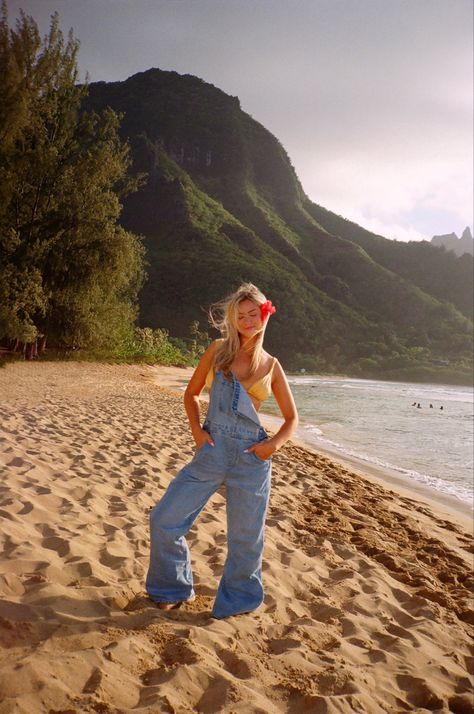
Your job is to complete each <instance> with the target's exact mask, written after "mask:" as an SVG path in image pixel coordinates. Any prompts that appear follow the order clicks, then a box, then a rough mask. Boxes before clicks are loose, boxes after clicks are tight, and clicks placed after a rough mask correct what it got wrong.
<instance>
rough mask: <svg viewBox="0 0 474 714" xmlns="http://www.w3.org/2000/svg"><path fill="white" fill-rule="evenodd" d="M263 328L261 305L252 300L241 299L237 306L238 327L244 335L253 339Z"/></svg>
mask: <svg viewBox="0 0 474 714" xmlns="http://www.w3.org/2000/svg"><path fill="white" fill-rule="evenodd" d="M262 328H263V322H262V319H261V317H260V306H259V305H257V303H255V302H253V301H252V300H247V299H245V300H241V301H240V302H239V304H238V306H237V329H238V331H239V333H240V334H241V335H242V337H246V338H247V339H251V338H252V337H255V335H256V334H257V333H259V332H260V330H261V329H262Z"/></svg>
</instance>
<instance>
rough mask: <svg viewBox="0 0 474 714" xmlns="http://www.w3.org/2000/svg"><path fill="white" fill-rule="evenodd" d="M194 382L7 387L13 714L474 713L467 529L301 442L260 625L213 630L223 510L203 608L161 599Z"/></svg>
mask: <svg viewBox="0 0 474 714" xmlns="http://www.w3.org/2000/svg"><path fill="white" fill-rule="evenodd" d="M186 379H187V373H186V371H185V370H178V369H173V368H164V367H163V368H160V367H149V366H146V365H107V364H92V363H74V362H69V363H64V362H63V363H60V362H40V363H36V362H21V363H20V362H18V363H12V364H9V365H7V366H6V367H5V368H3V369H0V410H1V426H0V472H1V479H0V516H1V523H2V528H1V533H0V538H1V552H2V557H1V561H0V590H1V601H0V641H1V645H2V648H1V654H0V657H1V659H0V714H13V713H15V714H17V713H18V714H20V713H21V714H40V713H42V712H47V713H48V714H73V713H75V712H105V713H113V714H116V713H117V714H118V713H122V712H127V713H128V712H130V713H131V712H134V713H135V712H136V713H142V712H143V713H145V712H147V713H150V714H161V713H163V714H188V713H193V712H199V713H200V712H202V713H204V714H213V713H215V712H216V713H217V712H223V713H225V714H273V713H283V712H287V713H291V714H299V713H301V712H304V713H313V712H314V714H319V713H321V714H332V713H336V712H337V713H344V714H345V713H347V714H352V713H353V712H356V713H357V714H363V713H370V714H378V713H379V712H380V713H381V712H391V713H392V712H393V713H395V712H400V713H401V712H426V711H429V712H440V713H448V712H453V713H454V714H467V713H468V712H469V713H470V712H471V711H472V708H473V685H472V675H473V673H474V656H473V655H474V653H473V646H472V635H473V625H474V609H473V605H474V603H473V599H472V594H471V593H472V585H473V570H472V565H473V553H474V548H473V545H474V539H473V536H472V523H471V520H470V518H469V516H468V514H467V513H466V512H463V511H462V509H459V510H456V508H455V504H454V505H453V504H448V503H446V504H443V503H441V502H436V501H434V500H430V499H429V497H428V495H427V494H424V493H423V494H422V493H420V494H415V493H413V492H410V490H409V489H406V488H404V487H402V486H400V487H399V486H398V485H397V484H395V482H390V483H389V482H386V483H384V481H383V479H381V478H378V477H377V475H374V474H364V473H363V472H362V471H361V470H360V469H356V468H354V469H351V468H349V467H348V465H347V464H341V463H338V462H337V461H335V460H333V459H332V458H330V456H328V455H327V454H319V453H316V452H314V451H312V450H311V449H309V448H306V447H305V446H304V445H303V444H301V443H300V442H299V443H296V442H293V443H290V444H288V445H286V446H285V447H284V448H283V449H281V451H279V452H278V453H277V454H275V456H274V458H273V487H272V496H271V502H270V509H269V514H268V520H267V533H266V545H265V555H264V583H265V590H266V597H265V602H264V603H263V605H262V606H261V608H259V609H258V610H257V611H256V612H254V613H252V614H248V615H241V616H238V617H234V618H229V619H227V620H213V619H211V618H210V608H211V605H212V602H213V599H214V594H215V591H216V587H217V583H218V580H219V577H220V573H221V572H222V567H223V563H224V559H225V555H226V535H225V532H226V531H225V529H226V520H225V501H224V498H223V494H222V493H221V492H218V493H217V494H215V496H214V497H213V498H212V499H211V501H210V502H209V504H208V506H207V507H206V509H205V510H204V511H203V513H202V515H201V517H200V518H199V519H198V521H197V523H196V524H195V526H194V527H193V528H192V529H191V531H190V533H189V536H188V542H189V545H190V548H191V552H192V557H193V569H194V577H195V588H196V593H197V598H196V600H195V601H194V602H193V603H190V604H186V605H184V606H182V607H181V608H179V609H175V610H171V611H169V612H164V611H160V610H159V609H158V608H156V606H155V605H154V604H153V603H152V602H150V601H149V600H148V599H147V597H146V594H145V591H144V578H145V574H146V570H147V567H148V545H149V540H148V513H149V509H150V508H151V507H152V506H153V505H154V504H155V502H156V501H157V500H158V499H159V498H160V497H161V495H162V494H163V492H164V490H165V489H166V487H167V485H168V483H169V482H170V480H171V479H172V478H173V476H174V475H175V474H176V473H177V471H178V470H179V469H180V468H181V467H182V466H183V465H184V464H185V463H186V462H187V461H189V460H190V458H191V457H192V454H193V447H192V440H191V438H190V435H189V430H188V426H187V421H186V417H185V412H184V408H183V405H182V392H181V391H180V386H182V384H183V382H186ZM204 409H205V402H203V410H204ZM425 496H426V497H425Z"/></svg>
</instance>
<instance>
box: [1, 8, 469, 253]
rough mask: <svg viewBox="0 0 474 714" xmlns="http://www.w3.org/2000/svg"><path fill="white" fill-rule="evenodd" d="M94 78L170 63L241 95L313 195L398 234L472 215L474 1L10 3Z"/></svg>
mask: <svg viewBox="0 0 474 714" xmlns="http://www.w3.org/2000/svg"><path fill="white" fill-rule="evenodd" d="M7 4H8V8H9V16H10V22H11V23H12V22H13V20H14V18H16V17H17V15H18V10H19V8H20V7H22V8H23V9H24V10H25V11H26V12H27V13H28V14H31V15H32V16H33V17H34V18H35V20H36V21H37V23H38V25H39V26H40V29H41V31H42V32H43V33H44V32H46V30H47V28H48V25H49V17H50V15H51V14H52V13H53V12H54V11H55V10H57V11H58V12H59V15H60V21H61V26H62V28H63V30H64V31H65V32H67V31H68V30H69V28H70V27H72V28H73V29H74V34H75V36H76V37H77V38H78V39H79V40H80V43H81V50H80V55H79V65H80V68H81V72H82V73H83V74H84V73H85V72H86V71H87V72H88V73H89V76H90V80H91V81H97V80H105V81H112V80H123V79H126V78H127V77H129V76H130V75H132V74H134V73H135V72H139V71H143V70H146V69H149V68H150V67H159V68H160V69H167V70H175V71H177V72H179V73H182V74H194V75H196V76H198V77H201V78H202V79H204V80H205V81H207V82H210V83H212V84H214V85H216V86H217V87H219V88H220V89H222V90H224V91H225V92H227V93H228V94H232V95H236V96H238V97H239V98H240V102H241V106H242V108H243V110H244V111H246V112H248V113H249V114H251V115H252V116H253V118H254V119H256V120H257V121H259V122H261V123H262V124H263V125H264V126H265V127H267V128H268V129H269V130H270V131H271V132H272V133H273V134H274V135H275V136H276V137H277V138H278V139H279V140H280V141H281V143H282V144H283V146H284V147H285V149H286V150H287V152H288V154H289V156H290V159H291V161H292V163H293V166H294V167H295V169H296V172H297V174H298V176H299V178H300V180H301V182H302V184H303V188H304V189H305V191H306V193H307V194H308V195H309V196H310V198H311V199H312V200H313V201H315V202H317V203H319V204H321V205H323V206H325V207H326V208H328V209H330V210H331V211H334V212H335V213H338V214H340V215H342V216H344V217H345V218H349V219H351V220H353V221H356V222H357V223H359V224H360V225H362V226H364V227H365V228H368V229H370V230H373V231H375V232H377V233H380V234H382V235H384V236H386V237H388V238H396V239H398V240H417V239H422V238H427V239H431V237H432V236H433V235H434V234H441V233H451V232H453V231H454V232H455V233H457V234H458V235H460V234H461V232H462V231H463V229H464V228H465V227H466V226H467V225H469V226H471V228H472V222H473V130H472V123H473V3H472V0H7Z"/></svg>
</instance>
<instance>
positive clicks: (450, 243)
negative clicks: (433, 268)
mask: <svg viewBox="0 0 474 714" xmlns="http://www.w3.org/2000/svg"><path fill="white" fill-rule="evenodd" d="M431 242H432V244H433V245H435V246H438V247H440V246H442V247H443V248H446V250H450V251H452V252H453V253H454V254H455V255H458V256H461V255H464V253H467V254H468V255H474V240H473V238H472V233H471V229H470V228H469V226H467V227H466V228H465V229H464V231H463V233H462V236H461V237H460V238H458V236H457V235H456V233H448V234H447V235H442V236H433V238H432V239H431Z"/></svg>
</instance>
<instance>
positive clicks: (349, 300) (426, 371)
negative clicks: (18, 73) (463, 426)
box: [87, 69, 472, 381]
mask: <svg viewBox="0 0 474 714" xmlns="http://www.w3.org/2000/svg"><path fill="white" fill-rule="evenodd" d="M106 106H110V107H112V109H114V110H116V111H118V112H120V113H122V115H123V118H122V124H121V133H122V136H123V137H124V138H127V139H128V141H129V143H130V145H131V148H132V154H133V158H134V169H135V170H136V171H143V172H146V174H147V180H146V183H145V184H144V185H143V187H142V188H141V189H140V191H138V192H137V193H135V194H133V195H132V196H130V197H129V198H128V199H127V202H126V203H125V205H124V210H123V214H122V218H121V221H122V223H123V225H124V226H125V227H126V228H127V229H128V230H132V231H134V232H136V233H141V234H142V235H144V236H145V245H146V248H147V252H148V268H147V269H148V281H147V283H146V285H145V286H144V289H143V291H142V294H141V300H140V304H141V318H140V319H141V323H142V324H143V325H150V326H153V327H154V326H160V327H166V328H167V329H169V330H170V332H171V333H172V334H174V335H178V336H183V337H184V336H186V335H188V333H189V325H190V323H191V321H192V320H196V319H197V320H199V321H200V322H201V325H202V326H203V325H205V324H206V316H205V312H204V307H205V306H206V305H208V304H209V303H210V302H211V301H213V300H217V299H219V298H221V297H222V296H223V295H224V294H226V293H227V292H229V291H230V290H231V289H232V288H233V287H235V286H237V285H238V284H239V283H240V282H242V281H244V280H251V281H252V282H254V283H256V284H257V285H258V286H259V287H261V289H262V290H263V291H264V292H265V293H267V295H268V296H269V297H270V298H271V299H272V301H273V302H274V304H276V305H277V307H278V311H277V313H276V315H275V316H274V317H273V318H272V320H271V323H270V325H269V328H268V331H267V343H268V347H269V349H270V350H273V351H274V352H275V353H276V354H277V355H278V356H279V357H280V358H281V359H282V361H283V362H284V364H285V365H286V366H287V367H288V368H300V367H303V366H304V367H306V368H309V369H314V370H327V371H345V372H347V373H350V374H354V375H357V374H359V375H366V376H385V377H387V378H389V377H393V378H403V377H405V378H410V377H411V378H420V379H423V378H426V379H451V380H455V381H457V380H463V379H466V375H467V374H468V373H469V365H470V362H469V360H470V356H471V335H472V322H471V320H472V299H471V295H472V259H471V263H470V268H471V273H469V265H468V264H467V262H466V261H465V260H464V258H465V257H466V256H464V257H463V259H456V258H455V257H454V256H450V255H449V254H446V252H445V251H442V250H440V249H437V248H434V247H432V246H430V245H429V244H426V245H425V244H424V243H423V244H422V245H423V248H422V249H421V252H420V248H419V247H418V248H417V246H415V244H402V243H396V242H394V241H388V240H386V239H384V238H382V237H380V236H376V235H374V234H371V233H369V232H368V231H365V230H364V229H362V228H360V227H359V226H356V225H355V224H353V223H350V222H349V221H346V220H344V219H343V218H341V217H339V216H336V215H335V214H333V213H331V212H330V211H327V210H326V209H324V208H322V207H320V206H318V205H316V204H314V203H313V202H311V201H310V199H309V198H308V197H307V196H306V195H305V193H304V190H303V188H302V186H301V184H300V182H299V180H298V178H297V176H296V173H295V171H294V169H293V167H292V165H291V162H290V160H289V158H288V156H287V154H286V152H285V150H284V149H283V147H282V146H281V144H280V143H279V142H278V140H277V139H276V138H275V137H274V136H273V135H272V134H271V133H270V132H269V131H267V130H266V129H265V128H264V127H263V126H262V125H261V124H259V123H258V122H256V121H255V120H254V119H252V117H251V116H249V115H248V114H246V113H245V112H243V111H242V109H241V108H240V103H239V100H238V99H237V98H236V97H231V96H229V95H227V94H225V93H224V92H222V91H221V90H219V89H217V88H216V87H214V86H213V85H211V84H208V83H206V82H204V81H202V80H200V79H198V78H196V77H193V76H191V75H184V76H182V75H179V74H177V73H176V72H164V71H161V70H158V69H151V70H149V71H147V72H142V73H139V74H136V75H134V76H132V77H130V78H129V79H127V80H126V81H124V82H113V83H105V82H98V83H93V84H91V85H90V91H89V97H88V99H87V107H88V108H89V109H95V110H98V111H100V110H102V109H103V108H105V107H106ZM417 251H418V252H417ZM467 257H469V256H467ZM415 263H416V265H415ZM470 310H471V312H470ZM463 375H464V376H463Z"/></svg>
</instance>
